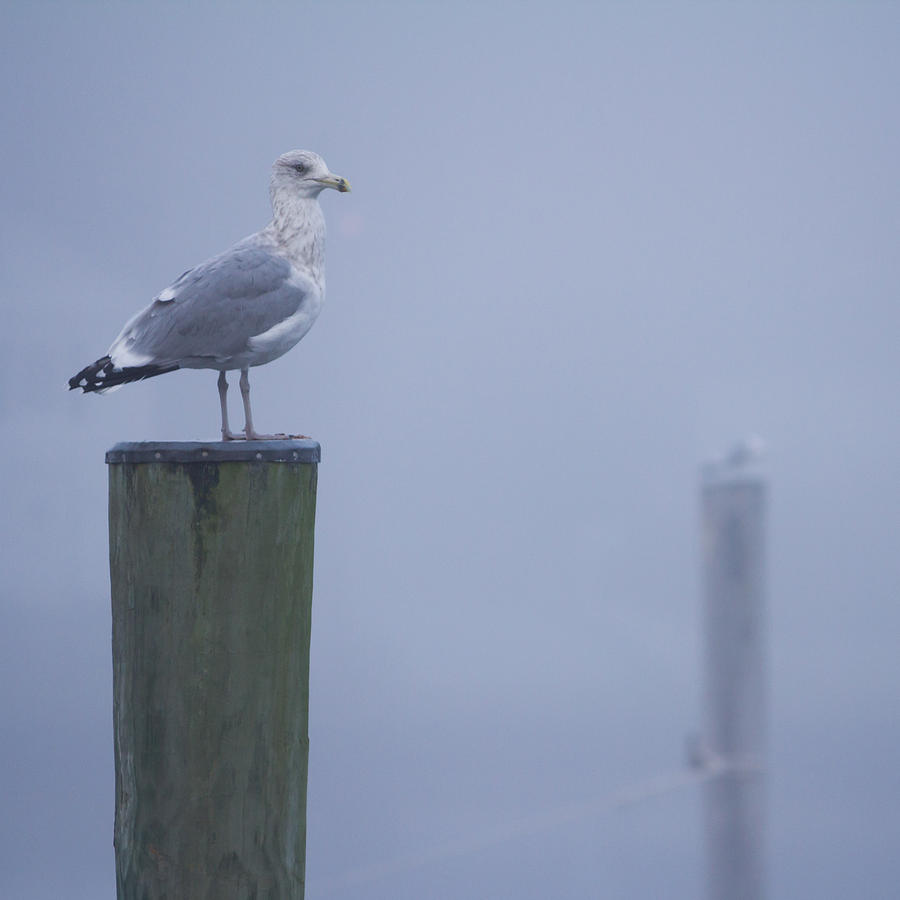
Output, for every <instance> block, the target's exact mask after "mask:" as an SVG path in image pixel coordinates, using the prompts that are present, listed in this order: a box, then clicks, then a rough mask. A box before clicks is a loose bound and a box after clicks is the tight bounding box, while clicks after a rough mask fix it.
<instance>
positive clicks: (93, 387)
mask: <svg viewBox="0 0 900 900" xmlns="http://www.w3.org/2000/svg"><path fill="white" fill-rule="evenodd" d="M177 368H178V366H177V365H175V364H174V363H173V364H170V365H162V366H155V365H150V366H130V367H126V368H124V369H118V368H116V366H115V365H113V361H112V360H111V359H110V358H109V357H108V356H102V357H101V358H100V359H98V360H97V361H96V362H93V363H91V364H90V365H89V366H85V367H84V368H83V369H82V370H81V371H80V372H79V373H78V374H77V375H73V376H72V377H71V378H70V379H69V390H70V391H74V390H76V389H77V388H81V390H82V391H83V392H84V393H85V394H89V393H92V392H94V391H101V392H102V391H106V390H109V388H111V387H117V386H118V385H120V384H128V383H130V382H132V381H143V380H144V379H145V378H153V377H154V375H165V373H166V372H174V371H175V370H176V369H177Z"/></svg>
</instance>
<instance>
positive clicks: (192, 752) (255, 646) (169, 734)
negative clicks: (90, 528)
mask: <svg viewBox="0 0 900 900" xmlns="http://www.w3.org/2000/svg"><path fill="white" fill-rule="evenodd" d="M106 460H107V463H108V464H109V543H110V575H111V585H112V614H113V635H112V647H113V691H114V699H113V718H114V738H115V765H116V818H115V840H114V844H115V853H116V884H117V892H118V898H119V900H182V898H183V900H232V898H233V900H238V898H240V900H248V898H256V900H263V898H270V900H274V898H278V900H287V898H291V900H294V898H303V895H304V876H305V854H306V779H307V761H308V750H309V739H308V734H307V722H308V709H309V638H310V609H311V601H312V574H313V538H314V522H315V505H316V477H317V463H318V461H319V445H318V444H317V443H315V442H313V441H267V442H241V443H237V442H236V443H210V444H194V443H190V444H187V443H177V444H176V443H142V444H118V445H116V446H115V447H114V448H113V449H112V450H110V451H109V452H108V453H107V456H106Z"/></svg>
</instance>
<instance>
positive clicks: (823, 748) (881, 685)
mask: <svg viewBox="0 0 900 900" xmlns="http://www.w3.org/2000/svg"><path fill="white" fill-rule="evenodd" d="M188 6H189V7H190V8H187V7H188ZM0 72H2V79H0V115H2V119H3V127H2V138H0V140H2V163H3V170H2V171H3V175H2V178H0V196H2V203H0V207H2V211H0V229H2V231H0V267H2V268H0V271H2V298H3V301H2V303H3V306H2V309H3V322H4V325H3V328H2V329H0V351H2V352H0V366H2V376H0V418H2V427H3V433H4V442H3V443H4V459H3V464H2V466H0V479H2V484H0V490H2V502H3V511H4V515H3V524H2V529H3V532H2V538H0V547H2V554H3V561H2V573H3V577H2V580H0V584H2V603H0V896H2V897H3V898H13V900H15V898H26V900H30V898H38V900H44V898H48V900H49V898H53V900H58V898H61V897H64V898H68V900H79V898H84V900H110V898H113V897H114V896H115V875H114V860H113V850H112V821H113V757H112V753H113V742H112V728H111V666H110V646H109V645H110V613H109V584H108V569H107V565H108V563H107V526H106V477H107V473H106V467H105V465H104V461H103V454H104V451H105V450H107V449H108V448H109V447H110V446H111V445H112V444H114V443H115V442H117V441H120V440H142V439H144V440H146V439H159V440H170V439H171V440H189V439H215V438H216V437H217V435H218V430H217V429H218V405H217V397H216V388H215V373H213V372H190V371H189V372H179V373H176V374H174V375H168V376H165V377H162V378H158V379H154V380H152V381H149V382H146V383H143V384H137V385H132V386H128V387H126V388H123V389H122V390H121V391H119V392H117V393H115V394H112V395H109V396H107V397H103V398H97V397H93V396H82V395H80V394H78V395H76V394H75V393H72V394H69V393H67V392H66V391H65V390H64V389H63V388H64V385H65V382H66V379H67V378H68V377H69V376H71V375H72V374H74V373H75V372H76V371H77V370H78V369H80V368H81V367H82V366H84V365H85V364H86V363H88V362H91V361H93V360H94V359H96V358H97V357H98V356H100V355H102V354H103V353H105V352H106V349H107V347H108V346H109V344H110V342H111V340H112V339H113V338H114V337H115V335H116V334H117V333H118V331H119V329H120V327H121V326H122V324H123V323H124V322H125V320H126V319H127V318H129V317H130V316H131V315H132V314H133V313H134V312H136V311H137V310H138V309H139V308H141V307H142V306H144V305H146V304H147V303H148V302H149V301H150V299H151V298H152V297H153V296H154V295H155V294H156V293H157V292H158V291H159V290H160V289H162V288H164V287H165V286H166V285H168V284H169V283H170V282H171V281H172V280H173V279H174V278H175V277H176V276H177V275H179V274H180V273H181V272H182V271H184V270H185V269H186V268H188V267H190V266H192V265H194V264H196V263H199V262H201V261H202V260H204V259H206V258H207V257H209V256H210V255H212V254H214V253H218V252H219V251H221V250H223V249H225V248H226V247H227V246H228V245H229V244H230V243H232V242H233V241H235V240H237V239H239V238H241V237H243V236H244V235H246V234H248V233H250V232H252V231H255V230H257V229H258V228H260V227H262V226H263V225H264V224H265V223H266V222H267V221H268V218H269V206H268V194H267V187H268V177H269V166H270V164H271V162H272V160H273V159H274V158H275V157H276V156H277V155H278V154H280V153H282V152H284V151H285V150H288V149H290V148H294V147H304V148H310V149H314V150H316V151H318V152H320V153H321V154H322V155H323V156H324V157H325V159H326V160H327V162H328V164H329V166H330V167H331V169H332V170H333V171H335V172H337V173H339V174H341V175H344V176H346V177H347V178H348V179H349V180H350V181H351V183H352V185H353V193H352V194H348V195H337V194H335V193H333V192H327V193H326V194H325V195H324V196H323V197H322V206H323V208H324V210H325V215H326V219H327V221H328V224H329V245H328V260H327V264H328V297H327V300H326V306H325V309H324V311H323V314H322V316H321V318H320V319H319V322H318V323H317V325H316V326H315V328H314V329H313V330H312V332H310V334H309V335H308V336H307V337H306V338H305V339H304V340H303V342H302V343H301V344H300V345H299V346H298V347H297V348H296V349H295V350H294V351H292V352H291V353H290V354H288V355H287V356H286V357H284V358H282V359H281V360H279V361H277V362H275V363H273V364H271V365H269V366H266V367H264V368H261V369H256V370H254V373H253V389H254V415H255V420H256V424H257V426H258V427H259V428H260V429H261V430H264V431H265V430H294V431H297V430H299V431H302V432H303V433H305V434H310V435H312V436H313V437H315V438H316V439H317V440H319V441H320V442H321V443H322V452H323V462H322V465H321V466H320V470H319V505H318V522H317V535H316V541H317V547H316V573H315V593H314V601H313V636H312V672H311V679H312V682H311V690H312V696H311V720H310V738H311V751H310V771H309V812H308V823H309V835H308V849H307V862H308V867H307V872H308V878H309V885H308V890H307V896H308V897H309V898H310V900H316V898H318V897H334V898H338V900H354V898H363V897H366V898H397V900H406V898H410V900H412V898H423V897H429V898H430V897H435V898H460V897H477V898H521V900H527V898H534V900H540V898H548V897H566V898H594V897H604V898H644V897H666V898H675V900H680V898H696V897H698V896H699V895H700V894H701V890H702V886H703V884H702V881H703V866H702V861H703V854H702V849H703V848H702V829H701V820H700V792H699V790H698V789H697V788H696V787H693V788H690V787H689V788H682V789H681V790H680V791H678V792H674V793H671V794H668V795H665V796H661V797H657V798H654V799H649V800H647V801H645V802H644V803H642V804H640V805H637V806H633V807H630V808H628V809H627V810H620V811H611V810H610V809H609V803H608V802H607V799H605V798H609V797H610V796H611V795H612V794H614V793H615V792H617V791H619V790H620V789H625V788H628V787H629V785H633V784H640V783H642V781H643V780H644V779H646V778H652V777H655V776H657V775H660V774H664V773H669V772H677V771H678V769H679V767H680V766H681V765H682V756H683V749H682V748H683V741H684V736H685V734H686V733H688V732H689V731H692V730H695V729H696V728H697V727H699V725H700V721H701V709H700V696H701V685H700V676H701V672H700V659H701V654H700V641H699V630H700V618H699V613H700V601H699V547H698V536H697V522H698V510H697V505H698V504H697V465H698V463H699V462H700V461H701V460H702V459H704V458H707V457H708V456H710V455H711V454H714V453H716V452H718V451H720V450H722V449H724V448H726V447H727V446H728V445H729V444H730V443H731V442H732V440H733V439H735V438H737V437H741V436H744V435H746V434H748V433H750V432H757V433H759V434H761V435H763V436H764V437H765V438H766V439H767V441H768V443H769V445H770V448H771V452H770V456H769V460H768V470H769V474H770V477H771V504H770V516H769V546H770V554H769V559H770V566H769V573H768V586H769V591H768V593H769V601H770V602H769V614H768V617H769V626H770V627H769V634H770V641H769V647H770V684H771V690H770V697H771V705H770V713H771V715H770V738H769V769H770V777H769V782H768V783H769V797H770V804H769V823H770V827H769V834H768V844H769V866H768V869H769V884H770V888H771V891H770V893H771V897H773V898H776V900H787V898H799V897H803V898H806V897H810V898H812V897H815V898H845V897H847V896H854V897H867V898H881V897H884V898H888V897H894V896H896V889H897V887H896V886H897V884H898V883H900V855H898V853H897V841H898V835H900V827H898V813H897V798H898V796H900V776H898V768H897V759H898V756H900V717H898V715H897V710H898V696H897V695H898V690H897V685H898V679H900V654H898V652H897V640H898V636H900V604H898V602H897V601H898V584H900V554H898V552H897V528H898V524H900V523H898V518H900V515H898V512H900V463H898V459H900V401H898V369H900V366H898V349H897V348H898V337H900V313H898V303H897V286H898V276H900V263H898V260H900V254H898V231H900V182H898V178H897V165H898V159H900V114H898V105H897V89H898V84H900V8H898V6H896V5H892V4H871V5H867V4H862V3H854V4H850V3H847V4H838V3H823V4H811V3H810V4H800V5H795V6H787V5H775V4H766V5H758V6H754V7H751V6H750V5H737V4H734V5H733V4H728V5H725V4H721V5H713V4H669V5H657V4H651V5H632V4H629V5H626V4H609V5H603V4H595V5H591V4H580V3H562V2H560V3H553V4H550V3H547V4H512V3H507V4H500V3H494V4H453V5H452V6H450V5H448V6H447V7H446V8H445V7H444V6H439V5H438V4H428V3H406V4H400V3H393V4H381V3H366V4H363V3H359V4H351V3H328V4H324V3H321V4H310V3H292V4H286V3H284V4H274V3H271V4H269V3H260V4H253V5H251V4H242V5H235V4H207V5H203V4H200V3H191V4H189V5H188V4H168V3H156V4H144V5H141V6H138V5H136V4H129V5H126V4H109V5H101V4H89V3H85V4H75V3H66V4H62V3H25V2H20V3H9V2H6V3H4V4H3V8H2V28H0ZM231 393H232V414H233V416H235V419H236V421H237V422H238V424H241V423H242V419H241V418H240V416H239V413H238V405H237V397H238V395H237V391H232V392H231ZM594 799H596V803H595V804H594V806H593V807H591V802H592V801H593V800H594ZM571 804H587V806H588V810H587V812H586V813H584V814H583V815H580V816H569V817H568V818H567V813H566V810H567V809H569V808H570V805H571ZM542 825H546V826H547V827H542ZM498 835H499V836H501V837H504V838H505V839H504V840H495V839H493V838H496V837H497V836H498ZM442 847H443V848H444V851H446V852H444V851H441V850H440V848H442ZM435 848H438V850H437V851H436V850H435ZM451 850H453V851H454V852H450V851H451ZM416 863H418V864H416ZM382 866H383V867H384V871H381V870H380V869H379V867H382Z"/></svg>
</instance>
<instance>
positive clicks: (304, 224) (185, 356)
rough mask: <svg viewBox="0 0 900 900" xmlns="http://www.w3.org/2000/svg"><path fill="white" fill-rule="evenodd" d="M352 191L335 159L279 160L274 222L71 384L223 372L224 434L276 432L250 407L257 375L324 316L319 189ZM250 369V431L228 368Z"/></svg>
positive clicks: (221, 258) (212, 263)
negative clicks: (259, 424)
mask: <svg viewBox="0 0 900 900" xmlns="http://www.w3.org/2000/svg"><path fill="white" fill-rule="evenodd" d="M326 188H334V189H335V190H337V191H341V192H345V191H349V190H350V185H349V183H348V182H347V179H346V178H342V177H341V176H340V175H334V174H333V173H332V172H330V171H329V170H328V166H326V165H325V160H323V159H322V157H321V156H318V155H317V154H316V153H312V152H311V151H309V150H291V151H290V152H288V153H285V154H283V155H282V156H279V157H278V159H276V160H275V162H274V163H273V164H272V178H271V181H270V184H269V194H270V197H271V200H272V214H273V215H272V221H271V222H270V223H269V224H268V225H267V226H266V227H265V228H263V229H262V231H258V232H257V233H256V234H251V235H250V236H249V237H246V238H244V239H243V240H242V241H239V242H238V243H237V244H235V245H234V246H233V247H231V248H230V249H228V250H226V251H225V252H224V253H221V254H219V255H218V256H214V257H213V258H212V259H208V260H207V261H206V262H204V263H201V264H200V265H199V266H196V267H195V268H193V269H188V270H187V272H185V273H184V274H183V275H181V277H180V278H178V279H177V280H176V281H174V282H173V283H172V284H170V285H169V287H167V288H166V289H165V290H164V291H161V292H160V293H159V294H157V295H156V297H154V298H153V302H152V303H151V304H150V305H149V306H148V307H147V308H146V309H143V310H141V312H139V313H138V314H137V315H136V316H134V317H133V318H132V319H130V320H129V321H128V322H127V323H126V325H125V327H124V328H123V329H122V331H121V333H120V334H119V336H118V337H117V338H116V339H115V340H114V341H113V342H112V346H111V347H110V348H109V351H108V352H107V354H106V356H103V357H101V358H100V359H98V360H97V361H96V362H93V363H91V364H90V365H89V366H85V367H84V368H83V369H82V370H81V371H80V372H79V373H78V374H77V375H73V376H72V377H71V378H70V379H69V389H70V390H74V389H75V388H81V389H82V391H84V392H85V393H91V392H97V393H103V392H104V391H108V390H110V389H111V388H116V387H119V386H121V385H123V384H128V383H129V382H131V381H142V380H143V379H145V378H153V377H154V376H156V375H164V374H165V373H166V372H174V371H175V370H176V369H215V370H217V371H218V373H219V379H218V388H219V405H220V407H221V413H222V440H225V441H234V440H248V441H260V440H273V439H276V438H284V437H287V436H288V435H283V434H279V435H271V434H259V433H258V432H257V431H256V429H255V428H254V427H253V416H252V414H251V412H250V377H249V374H248V373H249V370H250V368H251V367H253V366H262V365H265V364H266V363H269V362H272V360H273V359H278V357H279V356H282V355H283V354H285V353H287V351H288V350H290V349H291V347H293V346H294V345H295V344H296V343H297V342H298V341H299V340H300V339H301V338H302V337H303V336H304V335H305V334H306V333H307V332H308V331H309V329H310V328H312V326H313V323H314V322H315V321H316V318H317V317H318V315H319V311H320V310H321V308H322V301H323V299H324V296H325V217H324V216H323V214H322V208H321V207H320V206H319V200H318V197H319V194H320V193H321V192H322V191H323V190H325V189H326ZM236 369H240V371H241V377H240V381H239V384H240V388H241V398H242V399H243V403H244V430H243V432H237V433H235V432H232V431H231V429H230V428H229V426H228V405H227V403H226V398H227V394H228V381H227V378H226V374H225V373H226V372H231V371H234V370H236Z"/></svg>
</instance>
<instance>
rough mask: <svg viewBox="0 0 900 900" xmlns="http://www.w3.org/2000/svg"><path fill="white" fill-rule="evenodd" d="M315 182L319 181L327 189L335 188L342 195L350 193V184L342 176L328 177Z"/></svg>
mask: <svg viewBox="0 0 900 900" xmlns="http://www.w3.org/2000/svg"><path fill="white" fill-rule="evenodd" d="M314 181H318V182H319V184H324V185H325V187H330V188H334V189H335V190H336V191H340V192H341V193H342V194H346V193H348V192H349V191H350V182H349V181H347V179H346V178H342V177H341V176H340V175H326V176H325V177H324V178H316V179H314Z"/></svg>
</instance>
